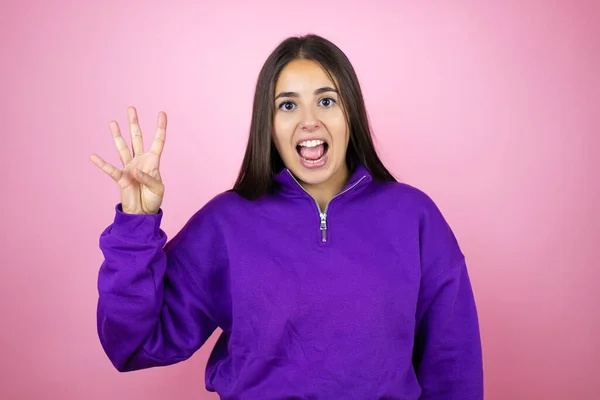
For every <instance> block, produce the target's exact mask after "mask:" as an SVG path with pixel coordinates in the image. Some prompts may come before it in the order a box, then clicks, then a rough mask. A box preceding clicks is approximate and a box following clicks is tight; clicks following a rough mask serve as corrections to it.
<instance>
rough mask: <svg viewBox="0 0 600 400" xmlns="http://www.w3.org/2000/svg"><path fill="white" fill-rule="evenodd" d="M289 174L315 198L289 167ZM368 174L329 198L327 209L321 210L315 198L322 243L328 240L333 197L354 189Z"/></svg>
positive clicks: (301, 187)
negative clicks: (328, 214)
mask: <svg viewBox="0 0 600 400" xmlns="http://www.w3.org/2000/svg"><path fill="white" fill-rule="evenodd" d="M287 171H288V174H290V176H291V177H292V179H293V180H294V182H296V184H298V186H300V189H302V190H304V192H305V193H306V194H307V195H308V196H309V197H310V198H311V199H313V197H312V196H311V195H310V193H308V192H307V191H306V189H304V187H303V186H302V185H301V184H300V182H298V181H297V180H296V177H294V175H292V173H291V172H290V170H289V169H288V170H287ZM366 177H367V176H366V175H363V176H362V177H361V178H360V179H359V180H358V181H356V182H355V183H354V184H353V185H352V186H350V187H348V188H346V189H344V190H343V191H341V192H340V193H338V194H336V195H335V196H333V197H332V198H331V200H329V204H327V207H326V208H325V211H321V206H320V205H319V203H318V202H317V201H316V200H315V199H313V200H314V202H315V205H316V206H317V210H318V211H319V220H320V224H319V229H320V230H321V242H322V243H326V242H327V210H329V205H330V204H331V202H332V201H333V199H335V198H336V197H339V196H341V195H343V194H344V193H347V192H348V191H350V190H352V189H353V188H355V187H356V186H357V185H358V184H359V183H361V182H362V181H363V179H365V178H366Z"/></svg>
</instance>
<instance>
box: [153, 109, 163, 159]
mask: <svg viewBox="0 0 600 400" xmlns="http://www.w3.org/2000/svg"><path fill="white" fill-rule="evenodd" d="M166 138H167V114H166V113H164V112H162V111H161V112H159V113H158V118H157V122H156V135H155V136H154V141H153V142H152V147H151V148H150V152H151V153H154V154H156V155H157V156H159V157H160V155H161V154H162V151H163V149H164V147H165V140H166Z"/></svg>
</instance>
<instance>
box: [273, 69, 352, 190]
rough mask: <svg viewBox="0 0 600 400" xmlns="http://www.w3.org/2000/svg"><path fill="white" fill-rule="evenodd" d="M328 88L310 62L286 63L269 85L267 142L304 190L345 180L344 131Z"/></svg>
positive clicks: (328, 81) (322, 74)
mask: <svg viewBox="0 0 600 400" xmlns="http://www.w3.org/2000/svg"><path fill="white" fill-rule="evenodd" d="M334 88H335V85H334V83H333V82H332V81H331V79H330V78H329V76H327V74H326V73H325V71H324V70H323V69H322V68H321V66H320V65H319V64H318V63H316V62H314V61H311V60H294V61H291V62H290V63H289V64H287V65H286V66H285V67H284V68H283V70H282V71H281V74H280V75H279V79H278V80H277V82H276V84H275V104H274V107H275V113H274V132H273V140H274V141H275V146H276V148H277V150H278V151H279V154H280V156H281V158H282V160H283V162H284V164H285V166H286V167H287V168H289V169H290V170H291V172H292V173H293V174H294V175H295V176H296V177H297V178H298V179H299V180H300V181H302V182H303V183H305V184H307V185H321V184H327V183H329V182H332V181H333V182H336V183H337V181H338V179H336V178H340V177H345V176H346V175H347V166H346V149H347V148H348V139H349V132H348V125H347V123H346V119H345V117H344V112H343V109H342V106H341V102H340V97H339V95H338V93H337V92H336V90H335V89H334ZM332 178H333V179H332Z"/></svg>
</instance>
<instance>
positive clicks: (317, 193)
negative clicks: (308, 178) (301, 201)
mask: <svg viewBox="0 0 600 400" xmlns="http://www.w3.org/2000/svg"><path fill="white" fill-rule="evenodd" d="M349 179H350V173H349V171H348V166H347V165H346V164H345V163H344V166H343V167H342V168H340V169H339V170H338V171H337V172H336V173H335V175H333V176H332V177H331V178H330V179H328V180H327V181H325V182H323V183H320V184H318V185H309V184H306V183H302V186H303V187H304V189H305V190H306V191H307V192H308V194H310V195H311V196H312V198H313V199H315V201H316V202H317V203H318V204H319V207H320V208H321V211H325V210H326V209H327V205H328V204H329V202H330V201H331V199H332V198H333V197H334V196H335V195H337V194H338V193H340V192H341V191H342V190H343V189H344V187H346V185H347V184H348V180H349Z"/></svg>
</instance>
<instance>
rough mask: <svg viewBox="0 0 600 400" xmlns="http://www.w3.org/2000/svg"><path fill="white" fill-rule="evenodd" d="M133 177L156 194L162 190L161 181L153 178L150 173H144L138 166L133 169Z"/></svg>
mask: <svg viewBox="0 0 600 400" xmlns="http://www.w3.org/2000/svg"><path fill="white" fill-rule="evenodd" d="M133 177H134V178H135V180H136V181H138V182H139V183H141V184H143V185H145V186H147V187H148V189H150V191H151V192H152V193H154V194H156V195H160V193H161V192H162V183H161V182H160V180H158V179H156V178H154V177H153V176H152V175H150V174H147V173H145V172H144V171H142V170H141V169H139V168H136V169H135V171H133Z"/></svg>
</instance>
